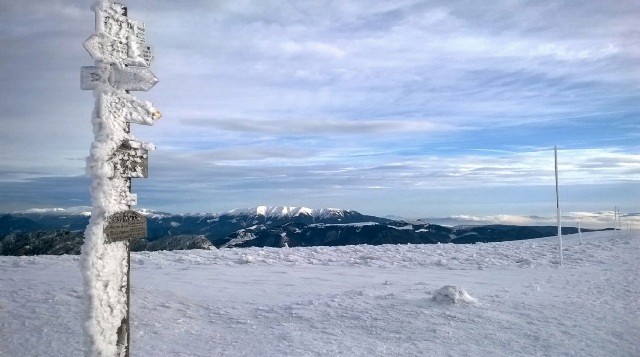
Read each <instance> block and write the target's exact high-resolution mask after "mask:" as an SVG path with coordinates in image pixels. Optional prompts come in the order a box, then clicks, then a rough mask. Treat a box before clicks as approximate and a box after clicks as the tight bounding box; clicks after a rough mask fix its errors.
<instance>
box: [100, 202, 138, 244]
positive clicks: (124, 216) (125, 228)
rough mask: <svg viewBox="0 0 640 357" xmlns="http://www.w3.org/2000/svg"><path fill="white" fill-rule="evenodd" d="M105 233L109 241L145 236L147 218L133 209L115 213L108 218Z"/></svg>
mask: <svg viewBox="0 0 640 357" xmlns="http://www.w3.org/2000/svg"><path fill="white" fill-rule="evenodd" d="M104 233H105V235H106V238H107V241H109V242H118V241H126V240H134V239H139V238H145V237H146V236H147V218H146V217H145V216H143V215H141V214H140V213H138V212H136V211H131V210H127V211H123V212H118V213H114V214H112V215H111V216H110V217H109V219H108V220H107V226H106V227H105V229H104Z"/></svg>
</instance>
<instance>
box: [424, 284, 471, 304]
mask: <svg viewBox="0 0 640 357" xmlns="http://www.w3.org/2000/svg"><path fill="white" fill-rule="evenodd" d="M433 301H437V302H441V303H449V304H458V303H469V304H476V303H478V299H476V298H474V297H473V296H471V295H469V293H467V292H466V291H465V290H464V289H463V288H460V287H457V286H453V285H445V286H443V287H441V288H440V289H438V290H436V291H435V292H434V293H433Z"/></svg>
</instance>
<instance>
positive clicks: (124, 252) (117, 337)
mask: <svg viewBox="0 0 640 357" xmlns="http://www.w3.org/2000/svg"><path fill="white" fill-rule="evenodd" d="M93 11H95V19H96V33H95V34H93V35H91V36H90V37H89V38H88V39H87V40H86V41H85V42H84V43H83V45H84V47H85V48H86V49H87V51H88V52H89V54H90V55H91V57H92V58H94V59H95V65H94V66H86V67H82V69H81V71H80V79H81V84H80V87H81V88H82V89H85V90H93V91H94V96H95V97H96V106H95V109H94V115H93V118H92V123H93V130H94V142H93V143H92V146H91V155H90V156H89V158H88V159H87V168H88V171H89V172H90V173H91V176H92V178H93V182H92V186H91V195H92V204H93V208H92V217H91V220H90V222H89V226H87V230H86V231H85V243H84V245H83V248H82V249H83V253H82V254H83V269H84V278H85V291H86V293H87V296H88V298H89V305H90V309H89V311H90V312H89V320H88V323H87V333H88V335H89V336H88V337H89V338H88V340H89V341H90V346H89V348H90V351H89V354H90V355H95V356H127V357H128V356H129V350H130V325H129V322H130V297H131V244H132V242H133V241H134V240H135V239H139V238H144V237H146V235H147V226H146V219H145V217H144V216H143V215H141V214H139V213H137V212H135V211H132V210H131V206H133V205H135V204H136V203H137V202H136V201H137V197H136V195H134V194H132V193H131V179H132V178H135V177H147V174H148V158H147V155H148V151H149V150H153V149H154V146H153V145H152V144H149V143H143V142H140V141H137V140H135V139H134V138H133V136H132V135H131V130H130V123H136V124H144V125H152V124H153V123H154V122H155V121H156V120H157V119H159V118H160V117H161V115H160V112H159V111H158V110H157V109H155V108H154V107H153V106H152V105H151V103H149V102H146V101H141V100H139V99H137V98H135V97H133V96H131V95H130V94H129V92H130V91H146V90H149V89H151V88H152V87H153V86H154V85H155V84H156V83H157V82H158V79H157V78H156V77H155V76H154V75H153V73H151V71H149V69H148V66H149V65H150V64H151V60H152V55H151V48H150V47H148V46H147V45H146V40H145V28H144V24H142V23H140V22H137V21H134V20H131V19H129V18H128V16H127V15H128V14H127V8H126V7H125V6H124V5H123V4H120V3H116V2H111V1H104V0H103V1H100V2H97V3H96V4H95V5H94V6H93ZM98 267H99V268H100V269H99V268H98ZM114 295H116V296H117V297H118V298H116V299H114V298H113V297H114ZM112 326H113V327H112ZM115 326H118V327H117V330H116V328H115ZM114 330H116V331H114Z"/></svg>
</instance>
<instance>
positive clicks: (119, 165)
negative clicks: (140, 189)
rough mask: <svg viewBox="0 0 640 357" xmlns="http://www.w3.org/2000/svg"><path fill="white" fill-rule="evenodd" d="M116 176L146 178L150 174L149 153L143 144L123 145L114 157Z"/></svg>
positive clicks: (127, 143) (130, 142) (131, 143)
mask: <svg viewBox="0 0 640 357" xmlns="http://www.w3.org/2000/svg"><path fill="white" fill-rule="evenodd" d="M112 162H113V166H114V170H113V171H114V174H116V175H118V176H120V177H126V178H134V177H143V178H146V177H147V176H148V174H149V151H148V150H147V149H146V148H145V147H144V144H143V143H140V142H137V141H129V142H126V143H123V144H122V145H121V146H120V147H119V148H118V150H116V152H115V153H114V155H113V158H112Z"/></svg>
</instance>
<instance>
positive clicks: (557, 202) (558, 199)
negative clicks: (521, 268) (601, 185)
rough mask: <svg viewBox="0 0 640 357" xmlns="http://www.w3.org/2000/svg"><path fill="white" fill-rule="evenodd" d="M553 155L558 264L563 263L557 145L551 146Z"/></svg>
mask: <svg viewBox="0 0 640 357" xmlns="http://www.w3.org/2000/svg"><path fill="white" fill-rule="evenodd" d="M553 156H554V159H555V160H554V161H555V173H556V218H557V221H558V242H559V245H560V266H562V264H563V259H562V226H561V223H560V195H559V192H558V147H557V146H554V147H553Z"/></svg>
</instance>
